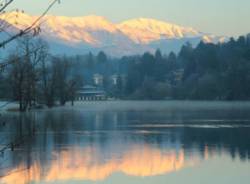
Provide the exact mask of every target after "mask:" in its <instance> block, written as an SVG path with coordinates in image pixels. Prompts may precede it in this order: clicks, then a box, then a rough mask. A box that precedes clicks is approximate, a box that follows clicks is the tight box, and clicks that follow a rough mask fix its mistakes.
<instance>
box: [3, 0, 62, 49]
mask: <svg viewBox="0 0 250 184" xmlns="http://www.w3.org/2000/svg"><path fill="white" fill-rule="evenodd" d="M57 2H60V1H59V0H53V1H52V2H51V4H50V5H49V6H48V7H47V9H46V10H45V11H44V12H43V13H42V15H41V16H39V17H38V18H37V19H36V20H35V21H34V22H33V23H32V24H31V25H30V26H28V27H27V28H25V29H24V30H20V31H19V33H17V34H15V35H13V36H12V37H10V38H8V39H6V40H4V41H2V42H0V49H1V48H4V47H5V46H6V45H7V44H8V43H10V42H12V41H13V40H15V39H17V38H19V37H22V36H24V35H26V34H28V33H30V32H31V31H34V35H36V34H38V33H39V31H40V28H38V27H39V26H37V25H38V24H39V21H40V20H41V19H42V18H43V17H44V16H45V15H46V14H47V13H48V12H49V10H50V9H51V8H52V7H53V6H54V5H55V4H56V3H57Z"/></svg>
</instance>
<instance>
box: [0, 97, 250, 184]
mask: <svg viewBox="0 0 250 184" xmlns="http://www.w3.org/2000/svg"><path fill="white" fill-rule="evenodd" d="M1 121H5V122H6V124H2V123H1V122H0V123H1V124H0V150H3V152H2V153H1V154H0V183H1V184H31V183H32V184H52V183H53V184H59V183H60V184H61V183H62V184H80V183H81V184H82V183H83V184H85V183H86V184H92V183H105V184H118V183H119V184H127V183H131V184H135V183H136V184H156V183H157V184H163V183H164V184H165V183H171V184H182V183H185V184H201V183H202V184H211V183H213V184H217V183H218V184H235V183H241V184H249V182H250V103H247V102H245V103H241V102H237V103H225V102H224V103H223V102H89V103H82V104H76V106H75V107H73V108H72V107H70V106H68V107H63V108H55V109H53V110H39V111H34V112H30V113H26V114H18V113H3V114H2V117H1ZM11 145H13V146H11ZM11 147H12V149H14V150H11Z"/></svg>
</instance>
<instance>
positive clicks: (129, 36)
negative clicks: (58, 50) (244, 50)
mask: <svg viewBox="0 0 250 184" xmlns="http://www.w3.org/2000/svg"><path fill="white" fill-rule="evenodd" d="M37 18H38V16H31V15H28V14H25V13H23V12H10V13H6V14H1V15H0V19H2V20H3V21H5V22H7V23H8V24H11V25H12V26H13V27H16V28H18V29H23V28H25V27H27V26H30V25H31V24H32V23H33V22H34V21H35V20H36V19H37ZM40 23H41V25H40V26H41V29H42V33H41V37H42V38H44V39H45V40H47V41H48V42H49V43H53V44H54V46H55V47H56V46H58V45H59V46H61V45H63V47H65V46H67V47H68V46H70V47H72V46H73V47H72V48H74V49H76V48H80V47H84V49H86V48H87V49H86V50H88V51H89V49H91V48H92V49H94V50H101V49H102V50H104V51H107V52H109V53H112V54H114V53H125V54H131V53H133V54H135V53H138V52H140V53H141V52H145V51H154V50H155V49H157V48H162V49H164V50H166V49H167V50H171V49H173V50H176V48H179V47H181V45H182V44H184V43H183V42H184V41H185V42H186V41H189V40H191V41H193V42H194V43H195V44H197V42H198V41H199V40H204V41H206V42H213V41H214V40H216V41H217V40H219V41H221V40H223V38H222V37H215V36H211V35H210V34H204V33H201V32H199V31H197V30H195V29H193V28H190V27H182V26H179V25H176V24H171V23H168V22H164V21H159V20H155V19H149V18H138V19H132V20H127V21H124V22H122V23H119V24H114V23H112V22H110V21H108V20H107V19H106V18H104V17H101V16H96V15H90V16H82V17H65V16H54V15H46V16H45V17H43V18H42V20H41V22H40ZM177 42H178V43H177ZM173 44H174V45H175V46H174V47H172V48H171V46H169V45H173ZM156 47H157V48H156ZM74 49H73V50H74ZM114 50H116V52H114ZM137 51H138V52H137Z"/></svg>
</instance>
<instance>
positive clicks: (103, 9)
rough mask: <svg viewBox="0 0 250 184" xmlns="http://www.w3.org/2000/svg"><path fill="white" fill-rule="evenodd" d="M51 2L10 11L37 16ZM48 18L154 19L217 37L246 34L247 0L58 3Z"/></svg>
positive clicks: (24, 3) (26, 1) (29, 0)
mask: <svg viewBox="0 0 250 184" xmlns="http://www.w3.org/2000/svg"><path fill="white" fill-rule="evenodd" d="M51 1H52V0H15V3H14V4H13V5H12V7H11V8H19V9H23V10H24V11H25V12H26V13H29V14H32V15H39V14H41V13H42V11H43V10H44V9H45V8H46V6H47V5H48V4H49V2H51ZM60 1H61V3H60V4H56V5H55V6H54V7H53V8H52V9H51V11H50V12H49V14H52V15H63V16H85V15H99V16H104V17H106V18H107V19H108V20H110V21H112V22H114V23H118V22H122V21H124V20H128V19H132V18H139V17H145V18H154V19H159V20H163V21H167V22H170V23H175V24H178V25H181V26H188V27H193V28H195V29H197V30H199V31H202V32H205V33H212V34H215V35H217V36H234V37H237V36H239V35H245V34H247V33H250V0H60Z"/></svg>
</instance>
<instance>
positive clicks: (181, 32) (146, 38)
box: [118, 18, 199, 43]
mask: <svg viewBox="0 0 250 184" xmlns="http://www.w3.org/2000/svg"><path fill="white" fill-rule="evenodd" d="M118 27H119V28H120V29H121V31H122V32H124V33H125V34H126V35H128V36H131V37H132V39H133V40H134V41H135V42H138V43H149V42H151V41H155V40H160V39H164V38H165V39H171V38H183V37H191V36H197V35H198V34H199V32H198V31H196V30H194V29H193V28H184V27H181V26H178V25H175V24H171V23H167V22H163V21H159V20H155V19H147V18H139V19H132V20H128V21H125V22H122V23H121V24H119V25H118Z"/></svg>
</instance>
